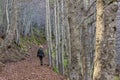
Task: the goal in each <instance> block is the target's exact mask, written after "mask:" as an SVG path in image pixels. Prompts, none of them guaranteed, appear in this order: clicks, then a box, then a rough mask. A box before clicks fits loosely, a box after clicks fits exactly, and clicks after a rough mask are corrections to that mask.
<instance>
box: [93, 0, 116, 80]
mask: <svg viewBox="0 0 120 80" xmlns="http://www.w3.org/2000/svg"><path fill="white" fill-rule="evenodd" d="M105 2H106V1H105ZM117 9H118V6H117V3H115V2H113V3H110V4H109V5H108V4H107V3H104V0H97V22H96V24H97V25H96V49H95V50H96V51H95V61H94V74H93V80H114V71H115V55H116V52H115V32H116V25H115V18H116V12H117Z"/></svg>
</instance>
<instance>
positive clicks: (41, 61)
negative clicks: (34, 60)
mask: <svg viewBox="0 0 120 80" xmlns="http://www.w3.org/2000/svg"><path fill="white" fill-rule="evenodd" d="M39 59H40V63H41V65H43V57H42V56H39Z"/></svg>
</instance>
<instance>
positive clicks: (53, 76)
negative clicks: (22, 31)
mask: <svg viewBox="0 0 120 80" xmlns="http://www.w3.org/2000/svg"><path fill="white" fill-rule="evenodd" d="M37 50H38V47H37V46H33V47H31V49H30V50H29V53H30V57H28V58H26V59H25V60H22V61H18V62H12V63H7V64H6V65H5V67H4V68H3V70H2V72H0V80H65V78H64V77H63V76H61V75H59V74H57V73H55V72H54V71H53V70H52V69H51V68H50V67H49V66H48V58H47V57H45V58H44V60H43V61H44V65H43V66H41V65H40V61H39V59H38V58H37V57H36V55H37Z"/></svg>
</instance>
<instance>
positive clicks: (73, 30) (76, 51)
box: [67, 0, 81, 80]
mask: <svg viewBox="0 0 120 80" xmlns="http://www.w3.org/2000/svg"><path fill="white" fill-rule="evenodd" d="M67 7H68V24H69V27H70V42H71V54H70V55H71V57H70V59H71V60H70V62H69V63H70V64H69V77H70V80H80V75H81V73H80V64H79V61H80V32H79V26H78V23H77V22H78V21H77V17H78V14H77V7H78V6H77V5H76V2H74V1H71V0H68V6H67Z"/></svg>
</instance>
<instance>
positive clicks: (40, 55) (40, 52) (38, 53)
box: [37, 48, 44, 57]
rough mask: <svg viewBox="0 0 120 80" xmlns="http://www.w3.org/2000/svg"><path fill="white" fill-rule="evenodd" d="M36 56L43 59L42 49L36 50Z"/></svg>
mask: <svg viewBox="0 0 120 80" xmlns="http://www.w3.org/2000/svg"><path fill="white" fill-rule="evenodd" d="M37 56H38V57H44V52H43V49H42V48H39V49H38V52H37Z"/></svg>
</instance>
